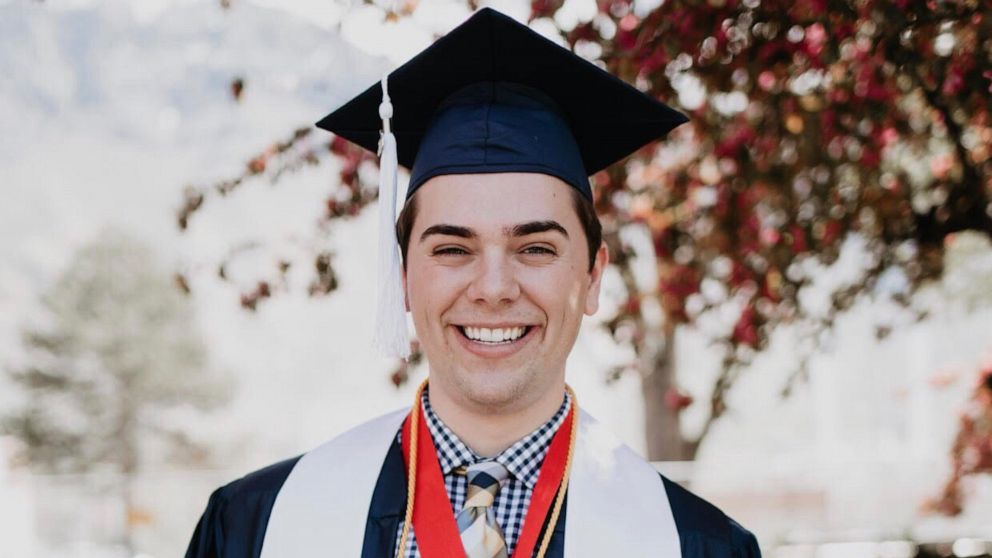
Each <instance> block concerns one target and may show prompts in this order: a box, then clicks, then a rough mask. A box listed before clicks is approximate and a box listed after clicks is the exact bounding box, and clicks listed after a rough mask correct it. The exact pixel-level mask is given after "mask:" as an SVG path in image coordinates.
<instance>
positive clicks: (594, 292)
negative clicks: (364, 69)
mask: <svg viewBox="0 0 992 558" xmlns="http://www.w3.org/2000/svg"><path fill="white" fill-rule="evenodd" d="M609 263H610V251H609V249H607V248H606V243H605V242H603V243H602V244H600V245H599V250H597V251H596V261H594V262H593V264H592V270H591V271H590V272H589V290H587V291H586V305H585V309H584V311H585V313H586V315H587V316H592V315H593V314H595V313H596V311H597V310H599V288H600V286H601V285H602V282H603V271H604V270H605V269H606V265H607V264H609Z"/></svg>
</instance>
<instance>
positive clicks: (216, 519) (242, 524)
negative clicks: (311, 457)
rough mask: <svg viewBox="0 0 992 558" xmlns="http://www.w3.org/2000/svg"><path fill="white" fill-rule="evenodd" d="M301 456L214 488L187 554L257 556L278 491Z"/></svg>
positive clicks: (209, 557) (193, 557)
mask: <svg viewBox="0 0 992 558" xmlns="http://www.w3.org/2000/svg"><path fill="white" fill-rule="evenodd" d="M300 457H301V456H297V457H293V458H290V459H286V460H284V461H280V462H278V463H275V464H272V465H269V466H268V467H265V468H263V469H259V470H257V471H255V472H253V473H249V474H247V475H245V476H244V477H242V478H240V479H238V480H235V481H233V482H231V483H228V484H226V485H224V486H222V487H220V488H218V489H217V490H215V491H214V492H213V494H211V495H210V500H209V501H208V502H207V508H206V510H205V511H204V512H203V515H202V516H201V517H200V521H199V523H198V524H197V526H196V529H195V530H194V531H193V537H192V538H191V539H190V542H189V547H188V548H187V549H186V558H233V557H238V558H246V557H257V556H259V554H260V553H261V550H262V541H263V540H264V538H265V528H266V526H267V525H268V522H269V515H270V514H271V513H272V505H273V504H274V503H275V500H276V495H277V494H278V493H279V489H280V488H282V485H283V483H284V482H285V481H286V477H288V476H289V473H290V471H292V470H293V467H294V466H295V465H296V462H297V461H299V459H300Z"/></svg>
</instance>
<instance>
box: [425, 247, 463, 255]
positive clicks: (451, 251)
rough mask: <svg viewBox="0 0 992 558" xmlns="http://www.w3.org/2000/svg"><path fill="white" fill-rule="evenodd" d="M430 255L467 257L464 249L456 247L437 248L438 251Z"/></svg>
mask: <svg viewBox="0 0 992 558" xmlns="http://www.w3.org/2000/svg"><path fill="white" fill-rule="evenodd" d="M431 255H434V256H465V255H468V252H467V251H466V250H465V249H463V248H459V247H458V246H444V247H442V248H438V249H436V250H434V251H433V252H432V253H431Z"/></svg>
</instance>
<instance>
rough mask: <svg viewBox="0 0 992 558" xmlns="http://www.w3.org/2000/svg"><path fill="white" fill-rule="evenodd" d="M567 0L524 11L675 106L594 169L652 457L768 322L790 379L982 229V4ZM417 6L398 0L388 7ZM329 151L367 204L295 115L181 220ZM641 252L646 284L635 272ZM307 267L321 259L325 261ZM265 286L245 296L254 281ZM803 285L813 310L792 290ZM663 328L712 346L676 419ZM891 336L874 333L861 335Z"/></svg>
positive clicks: (334, 143) (356, 199)
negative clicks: (842, 262) (786, 341)
mask: <svg viewBox="0 0 992 558" xmlns="http://www.w3.org/2000/svg"><path fill="white" fill-rule="evenodd" d="M367 3H371V4H381V2H374V1H372V0H367ZM392 4H395V3H392ZM468 4H469V5H470V7H472V6H474V2H468ZM480 4H484V3H481V2H480ZM575 5H576V3H569V4H567V5H564V6H563V2H562V1H561V0H534V1H533V2H531V9H532V19H533V20H538V21H539V22H540V23H541V24H542V26H543V27H544V28H548V27H551V28H557V30H558V32H559V34H560V37H561V39H562V42H563V43H564V44H566V45H568V46H569V47H570V48H572V49H573V50H574V51H575V52H576V53H578V54H580V55H582V56H584V57H586V58H588V59H590V60H592V61H594V62H595V63H597V64H599V65H601V66H603V67H605V68H607V69H608V70H609V71H611V72H613V73H614V74H616V75H618V76H620V77H621V78H622V79H624V80H626V81H628V82H629V83H631V84H634V85H635V86H636V87H638V88H639V89H641V90H643V91H645V92H647V93H648V94H650V95H653V96H656V97H658V98H660V99H663V100H665V101H666V102H669V103H670V104H672V105H674V106H676V107H677V108H680V109H681V110H683V111H684V112H686V113H687V114H688V115H689V116H690V118H691V122H690V123H689V124H687V125H685V126H683V127H681V128H679V129H678V130H676V132H675V133H673V134H672V136H671V137H670V138H668V140H666V141H665V142H663V143H659V144H654V145H651V146H648V147H646V148H644V149H642V150H641V151H640V152H639V153H638V154H636V155H635V156H633V157H631V158H630V159H629V160H628V161H627V163H626V164H623V165H614V167H613V168H612V169H611V170H609V171H608V172H603V173H600V174H598V175H596V176H595V177H594V187H595V190H596V194H597V209H598V211H599V214H600V215H601V217H602V220H603V223H604V229H605V231H604V232H605V233H606V238H607V241H608V243H609V244H610V248H611V253H612V255H613V264H614V265H615V266H616V269H617V270H618V272H619V275H620V277H622V279H623V283H624V286H625V287H626V291H627V295H628V296H627V302H626V303H625V304H623V305H621V308H620V311H619V312H618V313H617V315H616V316H613V317H611V318H610V319H608V320H607V321H606V322H605V326H606V327H607V328H608V329H609V331H610V332H611V333H612V334H613V336H614V337H615V338H616V340H617V342H618V343H624V344H629V345H630V346H632V347H633V348H634V349H635V354H636V355H637V359H636V361H635V362H631V363H629V365H626V366H621V367H618V368H617V369H615V370H612V371H609V375H610V376H611V377H615V376H616V375H619V374H622V373H628V372H635V373H638V374H640V376H641V378H642V383H643V386H644V389H643V391H644V403H645V408H646V411H647V412H646V420H647V432H648V440H647V442H648V443H647V447H648V454H649V457H650V458H651V459H686V458H692V457H693V456H694V455H695V453H696V451H697V449H698V447H699V443H700V441H701V440H702V439H703V438H704V437H705V435H706V433H707V432H708V431H709V429H710V426H711V425H712V424H713V423H714V421H716V420H717V419H719V418H720V417H721V416H722V415H723V414H724V413H725V411H726V410H727V405H726V398H725V396H726V394H727V393H728V390H729V389H730V388H731V387H732V386H733V385H734V383H735V382H736V380H737V379H738V377H739V375H740V373H741V372H742V371H743V370H744V369H745V368H746V366H747V364H748V363H749V362H750V361H751V360H752V358H753V356H754V355H755V354H756V352H757V351H760V350H762V349H764V348H765V347H766V346H767V345H768V342H769V339H770V335H771V333H772V331H773V330H774V329H775V328H776V327H777V326H779V325H781V324H792V325H793V326H794V329H795V331H797V332H798V333H799V335H800V336H801V337H802V342H800V343H799V344H798V345H797V354H798V357H797V366H796V371H795V373H794V374H793V375H792V377H791V378H790V380H788V381H787V382H786V383H785V384H784V385H783V386H782V391H783V393H784V394H787V393H789V391H790V390H791V389H792V387H793V385H794V383H795V382H796V381H797V380H801V379H803V378H804V377H805V375H806V373H807V362H808V359H809V357H810V356H811V355H812V354H814V352H815V351H816V350H817V347H818V346H819V340H820V339H821V338H823V337H824V335H825V334H827V333H828V332H829V329H830V328H831V327H832V326H833V324H834V321H835V319H836V317H837V315H838V314H839V313H841V312H843V311H845V310H846V309H848V308H850V307H851V306H852V304H854V303H855V302H856V301H857V300H859V299H861V298H864V297H872V296H887V297H891V298H892V299H894V300H895V301H897V302H900V303H901V304H902V305H904V306H905V307H906V309H907V312H909V313H910V314H915V315H916V317H919V316H920V314H921V312H920V311H918V310H916V309H912V308H911V301H912V297H911V295H912V294H913V293H914V292H915V291H916V289H917V288H918V287H919V286H920V285H921V284H923V283H925V282H927V281H928V280H931V279H934V278H936V277H938V276H939V275H940V274H941V271H942V253H943V250H944V241H945V238H947V237H948V235H950V234H952V233H954V232H955V231H960V230H965V229H971V230H975V231H979V232H981V233H982V234H985V235H990V234H992V206H990V204H989V194H990V191H992V160H990V154H992V153H990V143H992V121H990V99H992V96H990V94H989V93H990V91H992V87H990V85H992V84H990V79H992V13H990V10H989V8H988V4H987V2H985V1H984V0H981V1H980V0H928V1H923V0H798V1H784V0H706V1H702V0H667V1H665V2H660V3H654V2H648V3H639V2H633V1H631V0H597V2H596V3H595V7H596V9H595V10H593V12H592V13H588V14H584V15H577V14H576V13H575V11H574V8H575ZM646 6H647V7H646ZM650 6H654V7H650ZM416 7H417V2H415V1H407V2H403V3H402V6H401V8H389V9H386V8H384V17H385V18H386V19H387V20H391V19H395V18H396V17H397V16H402V15H405V14H408V13H411V12H412V11H414V10H415V9H416ZM392 10H396V11H392ZM328 150H329V151H330V152H331V153H333V154H334V156H335V157H337V158H338V159H339V160H340V164H341V168H340V176H339V178H340V186H335V188H334V189H333V191H332V193H331V195H330V196H329V197H328V199H327V201H326V220H327V221H328V222H332V221H335V220H338V219H341V218H347V217H349V216H353V215H356V214H358V213H359V212H361V211H362V210H363V209H364V208H365V207H366V206H367V205H369V204H370V203H371V202H372V201H373V200H374V199H375V189H374V176H372V175H371V173H368V172H365V170H366V169H367V168H368V167H369V166H371V165H373V164H374V159H373V158H372V157H371V156H370V155H369V154H367V153H364V152H362V151H361V150H359V149H357V148H355V147H354V146H352V145H350V144H348V143H347V142H346V141H344V140H342V139H339V138H334V139H331V140H329V141H327V142H323V141H321V140H316V139H314V138H312V137H311V135H310V130H309V128H303V129H300V130H298V131H296V132H295V133H294V134H293V136H292V137H291V138H289V139H288V140H286V141H281V142H277V143H274V144H273V145H272V146H271V147H270V148H269V149H267V150H265V151H264V152H263V153H261V154H259V155H257V156H255V157H253V158H252V159H251V160H250V162H249V164H248V166H247V169H246V171H245V172H244V173H242V174H241V175H239V176H237V177H234V178H232V179H230V180H226V181H224V182H222V183H220V184H217V185H215V186H214V187H213V188H190V189H188V190H187V193H186V199H185V203H184V204H183V207H182V209H181V210H180V212H179V223H180V226H181V227H183V228H185V227H186V226H187V224H188V222H189V219H190V217H191V215H192V214H193V213H195V212H196V211H197V210H198V209H199V208H200V207H201V206H202V204H203V203H204V200H205V199H206V197H207V196H211V195H214V194H220V195H225V194H227V193H228V192H230V191H231V190H232V189H234V188H236V187H238V186H240V185H242V184H243V183H245V182H246V181H247V180H249V179H251V178H252V177H255V176H259V175H268V176H270V177H279V176H281V175H282V174H283V173H284V172H286V171H288V170H293V169H295V168H299V167H300V166H302V165H305V164H317V163H319V162H320V161H322V160H324V158H323V155H324V154H325V153H326V152H327V151H328ZM638 238H640V239H643V240H646V242H640V243H638V242H637V239H638ZM640 245H645V246H648V247H649V248H648V249H646V250H644V249H638V248H637V247H638V246H640ZM842 246H848V247H850V248H851V249H852V250H856V251H859V252H860V255H861V257H860V258H859V262H860V269H858V270H857V274H856V277H854V278H850V279H848V280H846V281H843V282H839V283H837V282H835V283H833V284H828V282H826V281H821V282H819V284H817V283H818V282H817V277H818V276H820V275H821V274H822V271H823V270H824V269H825V267H826V266H828V265H830V264H833V263H834V262H835V261H836V260H837V258H838V255H839V254H840V252H841V247H842ZM321 257H323V255H321V256H318V262H320V261H321V260H320V258H321ZM645 259H647V261H648V262H649V263H648V265H647V267H648V268H649V269H653V270H655V273H653V274H652V275H653V277H652V280H651V281H642V280H640V279H639V278H638V273H635V265H634V264H635V262H643V261H645ZM322 261H323V263H322V264H320V263H319V264H318V268H321V265H322V266H323V269H324V270H330V269H332V268H331V266H330V261H329V260H326V259H325V260H322ZM883 277H884V278H885V280H884V281H880V279H881V278H883ZM315 284H330V285H333V284H336V283H329V282H327V281H323V282H322V281H320V278H319V277H318V279H317V280H315ZM265 287H266V288H265V289H264V290H259V289H256V291H255V292H250V293H246V294H245V295H244V296H243V303H244V301H246V300H247V301H248V302H249V303H250V304H253V303H255V302H257V301H258V300H259V299H260V298H264V297H266V296H269V294H270V291H269V289H268V283H265ZM811 287H813V288H811ZM816 289H819V292H827V295H828V296H827V297H826V300H827V302H826V304H817V303H816V299H817V297H810V296H805V295H807V294H809V293H811V292H813V291H814V290H816ZM330 290H332V289H327V290H325V291H321V290H319V289H312V292H315V293H321V292H329V291H330ZM811 301H813V302H811ZM681 327H692V328H696V329H697V330H699V331H702V332H703V333H704V334H705V335H707V336H708V337H709V338H710V339H711V340H712V344H713V346H714V347H715V350H719V351H720V352H721V354H722V355H723V358H722V367H721V371H720V373H719V375H718V377H717V378H716V381H715V383H714V385H713V389H712V392H711V395H710V397H709V398H708V401H706V402H705V403H702V404H705V405H706V406H707V409H706V411H707V413H706V414H707V415H708V419H707V420H706V422H705V424H704V426H703V427H702V429H701V430H700V431H697V432H691V433H690V432H686V431H685V429H683V428H682V427H681V426H680V421H679V415H680V412H681V410H682V409H684V408H685V407H687V406H689V405H695V404H700V403H694V401H693V398H692V397H690V396H688V395H687V394H685V393H683V392H682V391H681V390H680V389H679V387H678V386H677V385H676V382H675V377H674V370H673V365H674V362H675V355H674V347H675V344H674V338H675V332H676V330H677V329H678V328H681ZM889 331H890V328H889V327H879V328H878V334H879V337H880V338H881V337H883V336H885V335H886V334H887V333H888V332H889ZM398 370H399V373H398V374H394V376H393V378H394V381H400V380H402V379H403V377H404V376H405V370H406V368H405V366H404V365H401V366H400V368H399V369H398Z"/></svg>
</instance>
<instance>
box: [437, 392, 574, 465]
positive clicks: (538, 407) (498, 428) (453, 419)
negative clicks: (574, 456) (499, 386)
mask: <svg viewBox="0 0 992 558" xmlns="http://www.w3.org/2000/svg"><path fill="white" fill-rule="evenodd" d="M559 384H560V385H558V386H557V389H554V388H552V389H546V390H544V392H543V393H542V394H541V395H540V396H539V397H537V398H536V399H534V400H530V401H527V402H526V403H524V404H517V405H512V406H507V407H503V408H492V407H479V406H473V405H464V404H460V403H459V402H458V400H457V399H456V398H453V397H451V396H450V394H449V393H448V392H447V391H446V390H445V389H444V387H443V386H442V384H441V383H435V382H433V381H432V382H431V384H430V390H428V392H427V396H428V398H429V399H430V402H431V407H432V408H433V409H434V412H435V413H437V416H438V417H439V418H440V419H441V420H442V421H444V424H446V425H447V426H448V428H450V429H451V431H452V432H454V433H455V435H456V436H458V438H459V439H460V440H461V441H462V442H464V443H465V445H466V446H468V447H469V449H471V450H472V451H473V452H475V453H476V454H477V455H480V456H482V457H495V456H497V455H499V454H500V453H502V452H503V451H504V450H505V449H506V448H508V447H510V446H512V445H513V444H514V442H516V441H517V440H520V439H521V438H523V437H524V436H526V435H528V434H530V433H531V432H533V431H534V430H536V429H537V428H538V427H539V426H541V425H542V424H544V423H545V422H547V421H549V420H550V419H551V417H553V416H554V414H555V413H556V412H557V411H558V408H559V407H561V403H562V401H563V400H564V398H565V382H564V380H562V381H561V382H559Z"/></svg>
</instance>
